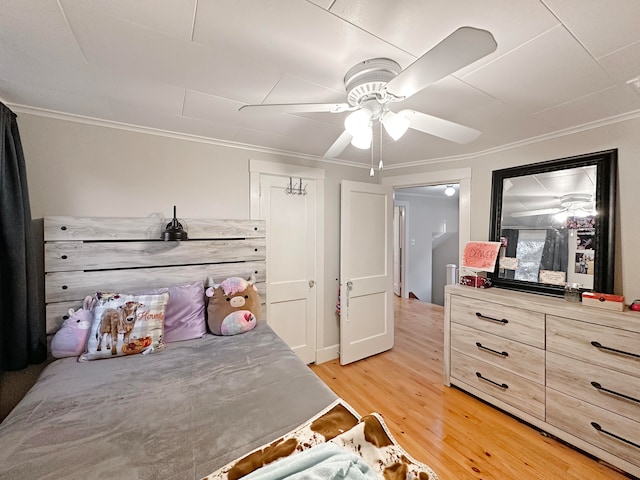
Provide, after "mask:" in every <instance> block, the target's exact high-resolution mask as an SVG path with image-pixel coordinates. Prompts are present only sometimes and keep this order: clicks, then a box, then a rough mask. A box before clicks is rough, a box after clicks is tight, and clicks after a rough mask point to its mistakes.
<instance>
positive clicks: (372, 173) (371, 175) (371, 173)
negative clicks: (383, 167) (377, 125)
mask: <svg viewBox="0 0 640 480" xmlns="http://www.w3.org/2000/svg"><path fill="white" fill-rule="evenodd" d="M374 175H375V172H374V171H373V141H372V142H371V170H369V176H370V177H373V176H374Z"/></svg>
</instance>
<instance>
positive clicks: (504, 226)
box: [497, 165, 597, 289]
mask: <svg viewBox="0 0 640 480" xmlns="http://www.w3.org/2000/svg"><path fill="white" fill-rule="evenodd" d="M596 182H597V167H596V166H595V165H587V166H580V167H576V168H567V169H564V170H555V171H547V172H541V173H535V174H531V175H523V176H517V177H508V178H504V179H503V180H502V211H501V218H500V239H499V240H500V242H501V243H502V248H501V251H500V259H499V263H498V265H499V267H498V270H497V275H498V278H501V279H511V280H517V281H526V282H537V283H541V284H547V285H558V286H564V285H565V284H566V283H577V284H580V285H581V286H582V287H583V288H585V289H593V287H594V271H595V268H594V266H595V255H596V252H595V250H594V245H595V225H596V215H597V213H596V203H595V200H596Z"/></svg>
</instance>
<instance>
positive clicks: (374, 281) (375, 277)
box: [340, 181, 393, 365]
mask: <svg viewBox="0 0 640 480" xmlns="http://www.w3.org/2000/svg"><path fill="white" fill-rule="evenodd" d="M392 217H393V189H392V187H389V186H384V185H374V184H370V183H357V182H349V181H343V182H342V199H341V217H340V282H341V285H340V298H341V302H340V307H341V308H340V363H341V364H342V365H345V364H347V363H351V362H355V361H356V360H360V359H362V358H365V357H368V356H371V355H375V354H377V353H380V352H383V351H385V350H389V349H390V348H391V347H393V266H392V260H393V259H392V253H393V252H392V250H393V237H392V233H393V228H392Z"/></svg>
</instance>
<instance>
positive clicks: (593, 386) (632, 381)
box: [547, 352, 640, 422]
mask: <svg viewBox="0 0 640 480" xmlns="http://www.w3.org/2000/svg"><path fill="white" fill-rule="evenodd" d="M547 387H549V388H553V389H554V390H558V391H560V392H562V393H566V394H567V395H571V396H572V397H576V398H579V399H581V400H584V401H585V402H589V403H592V404H594V405H597V406H599V407H602V408H604V409H607V410H609V411H611V412H615V413H618V414H620V415H623V416H625V417H628V418H630V419H632V420H635V421H636V422H640V377H634V376H631V375H627V374H625V373H620V372H616V371H613V370H609V369H606V368H604V367H599V366H597V365H592V364H590V363H586V362H583V361H582V360H576V359H573V358H569V357H565V356H563V355H558V354H557V353H552V352H547Z"/></svg>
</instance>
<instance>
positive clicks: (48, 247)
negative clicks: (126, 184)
mask: <svg viewBox="0 0 640 480" xmlns="http://www.w3.org/2000/svg"><path fill="white" fill-rule="evenodd" d="M167 223H168V220H166V219H160V218H157V217H156V218H154V217H145V218H115V217H45V219H44V271H45V304H46V325H47V334H49V335H50V334H53V333H55V332H56V331H57V330H58V329H59V328H60V325H61V324H62V322H63V321H64V319H65V316H66V315H67V312H68V310H69V308H80V307H81V306H82V300H83V299H84V297H85V296H87V295H92V294H93V293H95V292H97V291H102V292H109V291H118V292H130V291H133V290H136V291H140V290H144V289H146V288H157V287H165V286H170V285H175V284H179V283H185V282H189V281H196V280H202V281H204V282H205V284H206V281H207V279H208V278H209V277H213V279H214V280H215V281H216V282H220V281H222V280H224V279H225V278H226V277H230V276H242V277H245V278H249V276H250V275H252V274H253V275H254V276H255V279H256V286H257V288H258V292H259V293H260V296H261V298H262V301H263V302H264V301H265V299H266V287H265V285H266V284H265V281H266V240H265V231H266V229H265V222H264V220H210V219H185V220H181V223H182V224H183V225H184V226H185V229H186V230H187V232H188V235H189V240H186V241H183V242H165V241H162V240H161V239H160V234H161V232H162V230H163V229H164V228H165V226H166V224H167Z"/></svg>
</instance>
